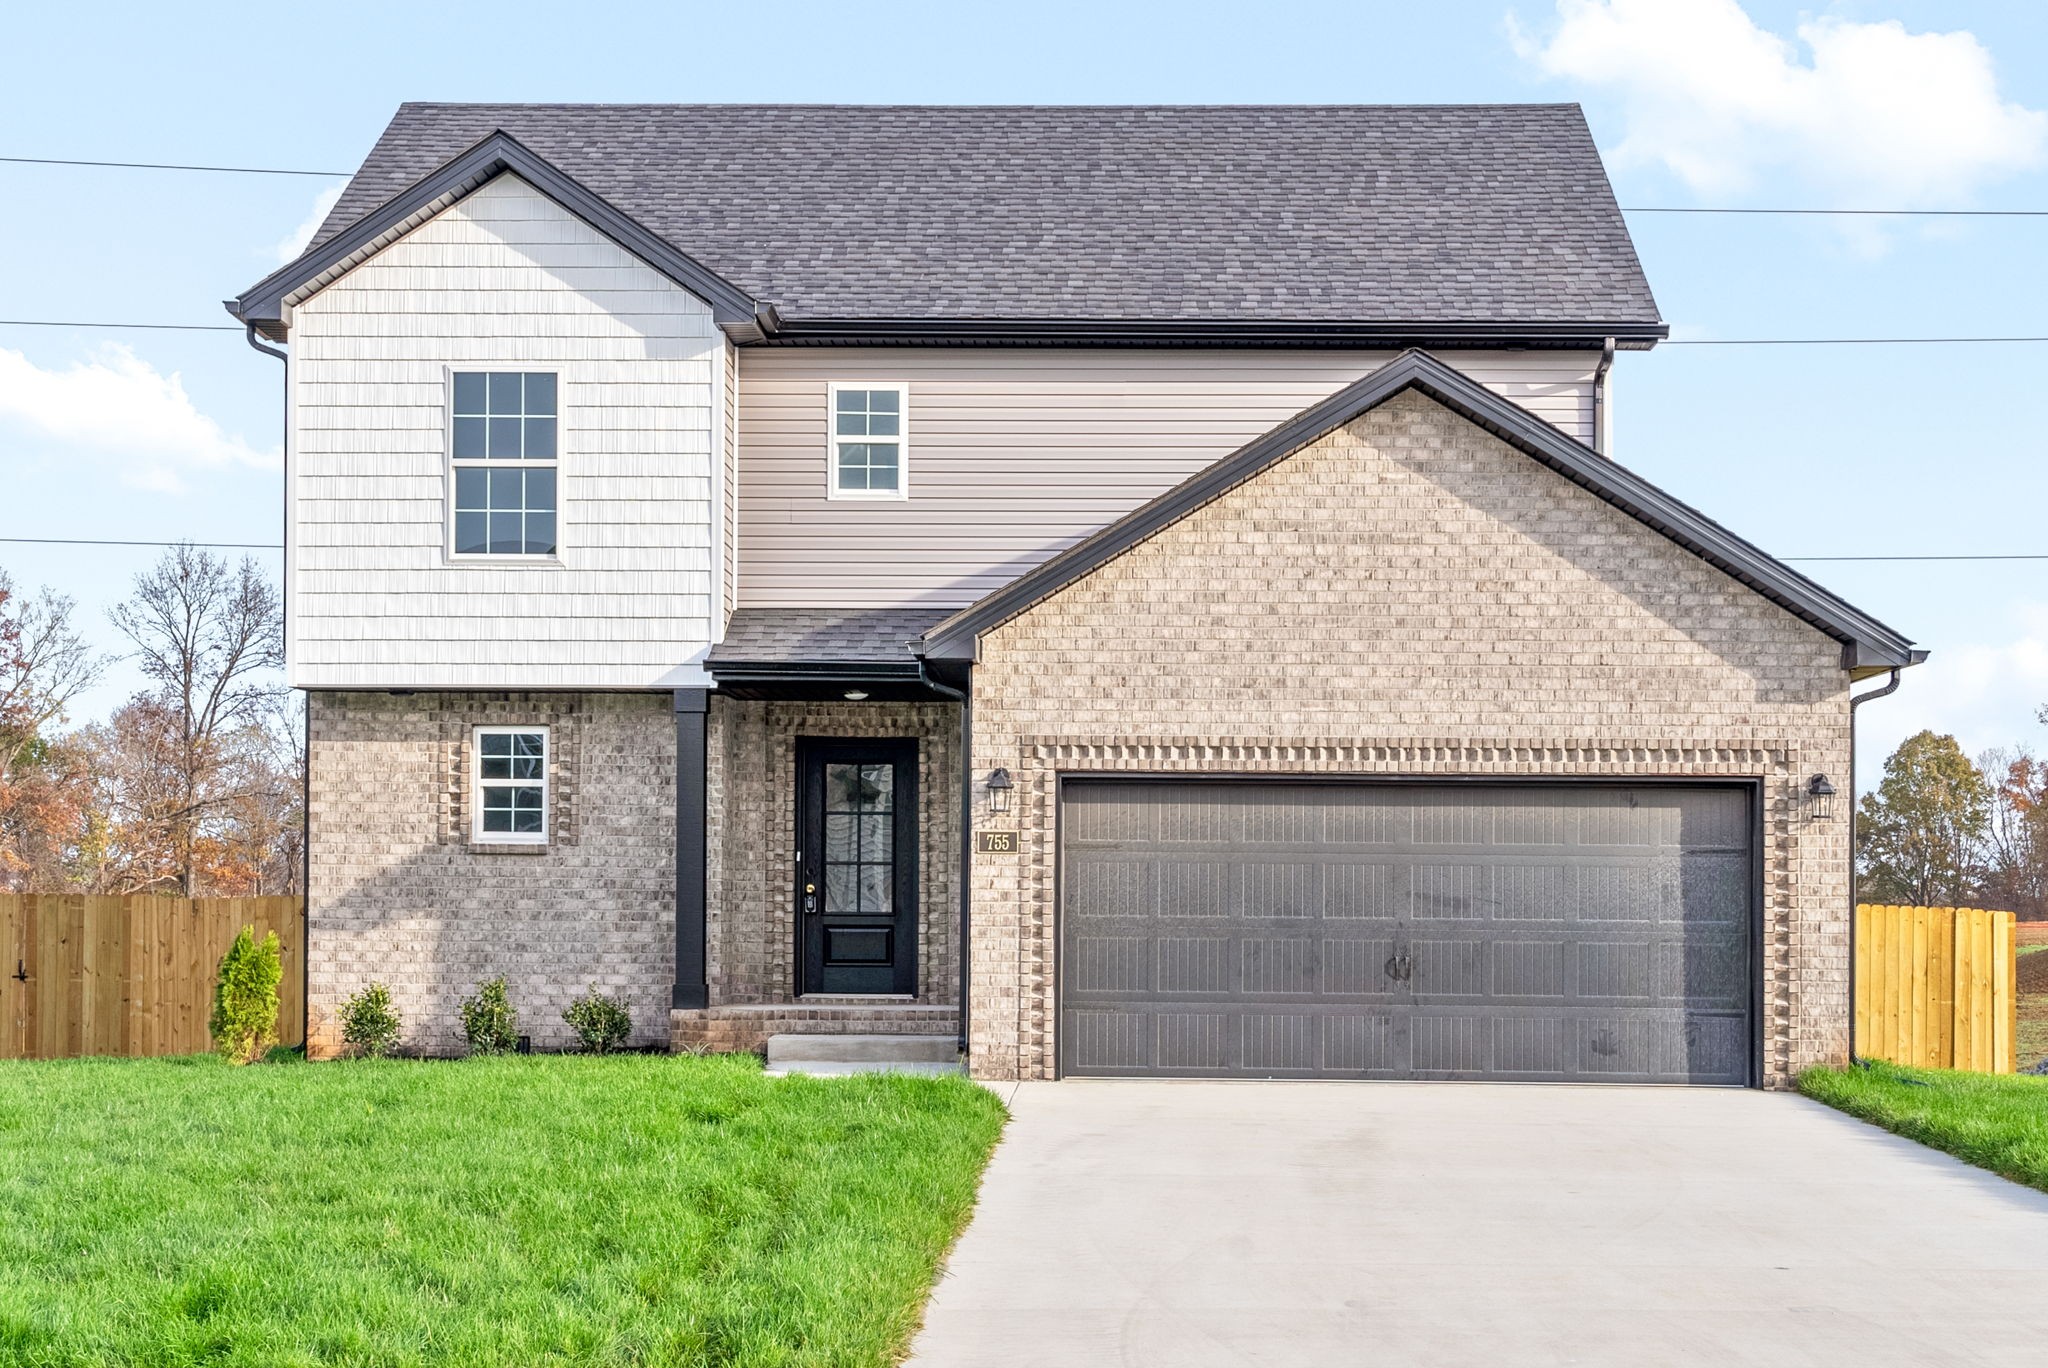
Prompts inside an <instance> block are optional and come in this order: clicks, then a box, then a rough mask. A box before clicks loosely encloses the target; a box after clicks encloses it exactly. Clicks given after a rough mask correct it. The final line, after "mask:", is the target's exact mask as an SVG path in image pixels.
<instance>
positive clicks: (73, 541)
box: [0, 537, 284, 551]
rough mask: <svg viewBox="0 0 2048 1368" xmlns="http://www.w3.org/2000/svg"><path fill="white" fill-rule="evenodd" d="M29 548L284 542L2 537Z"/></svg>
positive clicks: (243, 546) (279, 546)
mask: <svg viewBox="0 0 2048 1368" xmlns="http://www.w3.org/2000/svg"><path fill="white" fill-rule="evenodd" d="M0 542H13V543H17V544H21V545H29V546H206V547H212V548H214V549H216V550H221V551H282V550H284V543H283V542H196V541H97V540H94V539H91V538H87V537H0Z"/></svg>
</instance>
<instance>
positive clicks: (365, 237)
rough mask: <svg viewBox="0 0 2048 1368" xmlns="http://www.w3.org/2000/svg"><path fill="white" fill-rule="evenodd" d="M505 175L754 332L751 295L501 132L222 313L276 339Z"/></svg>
mask: <svg viewBox="0 0 2048 1368" xmlns="http://www.w3.org/2000/svg"><path fill="white" fill-rule="evenodd" d="M508 174H509V175H512V176H515V177H517V178H518V179H519V180H521V181H524V182H526V183H527V184H528V185H529V186H530V187H532V188H533V189H534V190H535V191H537V192H538V193H539V194H541V195H544V196H546V197H547V198H548V199H550V200H552V201H554V202H555V203H556V204H557V205H559V206H560V207H561V208H562V209H563V210H565V211H567V212H568V213H570V214H572V215H574V216H575V217H576V218H578V219H580V220H582V221H583V222H584V223H586V224H588V225H589V226H590V227H591V228H592V229H594V230H595V231H597V232H598V233H601V234H602V235H603V236H604V237H606V238H607V239H609V240H610V241H611V242H613V243H615V244H617V245H618V246H619V247H620V248H622V249H624V250H625V251H627V252H630V253H631V254H632V255H633V256H634V257H636V258H638V259H639V260H640V261H641V262H644V263H645V264H646V265H647V266H649V267H650V268H652V269H654V270H656V271H659V272H661V273H662V274H663V275H665V276H667V277H668V278H669V279H671V280H673V281H675V282H676V283H677V284H678V285H681V286H682V287H683V288H685V289H687V290H689V291H690V292H691V293H693V294H695V295H696V296H698V297H699V298H700V299H702V300H704V301H705V303H706V304H707V305H709V306H710V308H711V309H712V312H713V316H714V317H715V318H716V319H717V321H718V323H719V325H720V326H721V327H725V328H728V329H731V330H733V331H734V332H735V334H736V335H750V336H758V335H759V328H758V325H757V320H758V318H759V317H760V315H761V310H760V308H759V307H758V306H757V305H756V304H755V303H754V301H753V300H752V299H750V298H748V297H747V296H746V295H745V294H743V293H742V292H741V291H740V290H738V289H737V288H735V287H734V286H733V285H732V284H730V283H729V282H727V281H725V280H723V279H721V278H720V277H718V276H717V275H716V274H714V273H713V272H711V271H708V270H706V269H705V268H704V267H703V266H702V265H700V264H699V263H698V262H696V261H695V260H693V259H691V258H690V257H689V256H687V255H685V254H684V253H683V252H681V251H679V250H677V249H676V248H675V247H673V246H672V245H670V244H669V243H668V242H666V241H664V240H663V239H662V238H660V237H658V236H656V235H655V234H653V233H651V232H649V231H648V230H647V229H646V228H644V227H642V226H641V225H640V224H639V223H637V222H635V221H634V220H633V219H632V218H629V217H628V216H627V215H625V214H623V213H621V212H619V210H618V209H617V208H615V207H614V206H612V205H611V204H609V203H607V202H606V201H605V200H604V199H602V198H601V197H600V196H598V195H596V194H594V193H592V192H591V191H590V190H589V189H588V188H587V187H585V186H583V185H582V184H581V183H579V182H578V181H576V180H575V179H573V178H572V177H569V176H567V175H564V174H563V173H562V172H561V171H559V170H558V169H556V168H555V167H554V166H552V165H550V164H549V163H548V162H547V161H545V160H544V159H542V158H540V157H538V156H535V155H534V154H533V152H531V151H530V150H528V149H527V148H525V147H524V146H522V145H521V144H520V143H519V141H518V140H517V139H515V138H512V137H509V136H507V135H506V134H504V133H494V134H492V135H491V136H490V137H487V138H485V139H484V140H483V141H482V142H480V143H478V144H477V145H476V146H474V147H472V148H470V149H469V150H468V151H467V152H465V153H463V154H462V155H460V156H457V157H455V158H454V159H453V160H451V161H449V162H447V163H445V164H444V165H442V166H440V167H438V168H437V169H435V170H434V171H433V172H432V173H431V174H428V175H426V176H424V177H422V178H421V179H419V180H418V181H416V182H414V183H413V184H412V185H411V186H409V187H408V188H407V189H405V190H404V191H403V192H401V193H399V194H397V195H394V196H392V197H391V198H390V199H388V200H386V201H385V202H384V203H383V204H382V205H380V206H379V207H378V208H377V209H375V210H373V211H372V212H370V213H368V214H365V215H363V216H362V217H361V218H359V219H357V220H356V221H355V222H353V223H351V224H350V225H348V226H347V227H346V228H344V229H342V230H341V231H339V232H334V233H331V234H327V233H323V234H322V236H321V237H320V238H319V239H318V240H316V241H315V243H314V244H313V245H312V246H310V247H308V248H307V249H306V251H305V252H303V253H301V254H300V255H299V256H298V258H297V259H295V260H293V261H290V262H287V263H286V264H285V265H283V266H281V267H279V268H278V269H277V270H275V271H273V272H271V274H269V275H268V276H265V277H264V278H263V279H262V280H261V281H258V282H257V283H256V284H255V285H253V286H251V287H250V288H249V289H248V290H247V291H246V292H244V293H243V294H242V295H240V296H239V297H237V298H235V299H231V300H228V301H227V309H228V312H229V313H230V314H232V315H234V316H235V317H236V318H237V319H240V320H241V321H242V322H244V323H245V324H247V325H248V326H249V327H250V328H252V329H254V330H255V331H257V332H259V333H262V334H263V335H264V336H266V337H270V338H273V339H279V340H281V339H283V338H284V337H285V336H286V335H287V333H288V331H289V328H290V322H289V320H290V311H291V308H292V307H293V306H294V305H295V304H297V303H299V302H301V301H303V300H305V299H307V298H309V297H310V296H312V295H313V294H315V293H317V292H318V291H319V290H321V289H323V288H325V287H326V286H327V285H329V284H331V283H332V282H334V281H335V280H337V279H339V278H340V277H341V276H343V275H345V274H347V273H348V272H349V271H351V270H353V269H354V268H355V267H356V266H358V265H359V264H361V263H362V262H363V261H365V260H367V259H368V258H370V257H371V256H374V255H376V254H377V253H378V252H380V251H382V250H383V249H384V248H385V247H387V246H389V245H390V244H391V243H393V242H395V241H397V240H398V239H399V238H401V237H402V236H404V235H405V234H406V233H408V232H411V231H412V230H413V229H415V228H417V227H419V226H420V225H421V224H423V223H426V222H427V221H429V220H431V219H432V218H434V217H435V216H437V215H439V214H441V213H443V212H444V211H445V210H447V209H448V208H449V207H450V206H451V205H454V204H456V203H459V202H461V201H462V200H463V199H465V198H467V197H468V196H470V195H473V194H475V193H477V192H478V191H479V190H480V189H481V188H482V187H485V186H487V185H490V184H491V183H492V182H494V181H495V180H497V179H498V178H499V177H502V176H506V175H508Z"/></svg>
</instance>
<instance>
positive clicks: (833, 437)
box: [558, 380, 910, 503]
mask: <svg viewBox="0 0 2048 1368" xmlns="http://www.w3.org/2000/svg"><path fill="white" fill-rule="evenodd" d="M841 390H895V391H896V487H895V488H894V489H841V488H840V487H839V392H840V391H841ZM558 478H559V477H558ZM825 497H826V498H827V499H830V500H832V501H834V502H839V501H845V502H849V503H874V502H882V503H892V502H894V503H900V502H901V501H903V500H905V499H907V498H909V497H910V385H909V383H908V382H907V381H903V380H835V381H832V382H830V383H828V384H827V385H826V386H825Z"/></svg>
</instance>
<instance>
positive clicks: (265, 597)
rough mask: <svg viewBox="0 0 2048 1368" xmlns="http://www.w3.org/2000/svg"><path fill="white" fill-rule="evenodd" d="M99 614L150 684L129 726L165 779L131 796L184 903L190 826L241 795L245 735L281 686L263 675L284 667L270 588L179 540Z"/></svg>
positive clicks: (250, 570) (195, 835)
mask: <svg viewBox="0 0 2048 1368" xmlns="http://www.w3.org/2000/svg"><path fill="white" fill-rule="evenodd" d="M110 616H111V617H112V619H113V623H114V626H115V628H116V629H117V630H119V631H120V633H121V634H122V635H123V636H125V637H126V638H127V639H128V640H129V641H130V642H132V643H133V644H134V646H135V661H136V664H137V665H138V666H139V667H140V668H141V670H142V673H143V675H144V676H145V677H146V678H148V679H149V680H150V681H151V683H152V684H153V685H155V688H154V689H153V690H151V692H150V693H149V694H148V695H146V701H147V702H148V703H149V704H150V705H151V709H152V716H151V717H150V718H149V719H148V721H149V725H147V726H141V727H138V728H137V729H136V730H137V735H138V737H147V738H148V740H147V743H146V745H145V747H144V749H145V750H146V751H148V752H150V753H154V754H159V755H161V756H162V757H163V761H164V766H165V769H166V770H167V771H168V773H167V774H166V775H163V776H161V778H167V779H168V780H169V782H168V784H163V783H161V782H155V781H153V782H151V783H149V784H147V785H143V786H140V787H139V788H138V792H139V793H140V792H149V793H150V794H151V795H152V796H151V800H150V804H149V806H150V810H151V811H150V815H149V817H148V818H147V820H149V821H150V822H152V823H154V824H156V825H158V826H160V827H161V829H162V832H163V835H164V838H165V841H166V844H167V846H168V855H169V861H170V866H171V867H170V869H169V870H167V871H166V873H167V874H168V876H169V878H170V879H171V881H172V882H173V883H174V885H175V887H176V889H177V891H178V892H179V893H181V894H184V895H186V896H190V895H191V894H192V893H193V891H194V871H195V869H196V867H197V864H198V860H197V856H198V854H199V847H200V841H201V836H202V827H203V825H204V824H205V823H206V822H207V821H208V820H210V819H212V818H215V817H217V816H218V815H219V814H220V812H221V811H222V810H224V809H226V808H227V807H229V806H231V805H233V804H236V803H238V802H242V801H245V800H246V799H247V797H248V789H247V776H246V774H244V773H242V772H241V771H242V768H243V767H242V766H241V764H240V762H241V761H242V760H243V758H244V756H245V753H246V749H247V744H246V743H247V739H248V738H249V736H250V735H251V734H252V733H260V732H261V730H262V728H263V725H264V723H265V722H266V721H268V720H269V713H270V712H271V711H272V710H273V709H274V708H275V706H276V703H277V699H278V696H279V695H280V694H281V693H282V691H283V690H282V686H281V684H280V683H279V682H278V681H277V680H276V679H275V677H274V675H273V672H274V671H275V670H276V669H277V668H278V667H280V666H281V665H282V664H283V663H284V623H283V614H282V612H281V611H280V609H279V605H278V598H277V591H276V590H275V589H273V588H272V587H271V585H270V583H269V581H267V580H266V579H265V578H264V577H263V574H262V572H261V571H260V570H259V569H258V568H257V566H256V562H255V561H254V560H251V559H249V558H247V557H244V558H243V560H242V563H241V564H240V565H239V566H230V565H229V564H228V563H227V562H226V561H225V560H222V559H220V558H219V557H216V556H214V555H213V554H212V553H210V552H208V551H204V550H201V549H198V548H196V547H193V546H191V545H189V544H180V545H178V546H175V547H173V548H172V549H171V550H169V551H167V552H165V553H164V556H163V559H161V560H160V561H158V562H157V564H156V565H155V566H154V567H153V568H151V569H150V570H149V571H147V572H146V573H144V574H141V575H137V576H136V577H135V592H134V593H133V595H131V596H130V598H129V599H128V601H127V602H125V603H123V604H121V605H120V606H119V607H117V608H115V609H114V610H113V611H112V613H111V614H110ZM144 701H145V699H144V698H138V699H137V700H135V702H134V703H131V704H130V707H131V708H132V707H134V706H135V705H136V704H139V703H142V702H144ZM136 720H137V721H140V720H141V719H140V718H137V719H136Z"/></svg>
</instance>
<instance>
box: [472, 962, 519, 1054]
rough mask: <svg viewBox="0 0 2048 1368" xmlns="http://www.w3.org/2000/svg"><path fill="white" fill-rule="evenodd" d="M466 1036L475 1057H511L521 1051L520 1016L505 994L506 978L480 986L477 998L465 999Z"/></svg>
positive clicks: (480, 984) (492, 980)
mask: <svg viewBox="0 0 2048 1368" xmlns="http://www.w3.org/2000/svg"><path fill="white" fill-rule="evenodd" d="M462 1033H463V1034H464V1035H466V1036H468V1037H469V1052H470V1053H471V1054H480V1055H496V1054H510V1053H511V1052H512V1051H513V1050H515V1049H517V1048H518V1046H519V1014H518V1013H517V1012H515V1011H513V1010H512V1000H511V999H510V998H509V997H507V996H506V995H505V980H504V979H503V978H502V977H501V978H494V979H491V980H490V981H489V982H486V983H479V984H478V985H477V986H476V996H475V997H466V998H464V999H463V1000H462Z"/></svg>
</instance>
